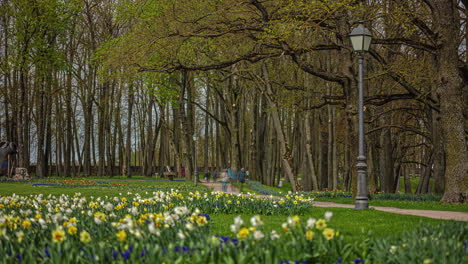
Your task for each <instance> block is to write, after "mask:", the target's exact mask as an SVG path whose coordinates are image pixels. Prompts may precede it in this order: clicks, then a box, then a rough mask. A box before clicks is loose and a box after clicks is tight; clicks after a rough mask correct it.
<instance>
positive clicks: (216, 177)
mask: <svg viewBox="0 0 468 264" xmlns="http://www.w3.org/2000/svg"><path fill="white" fill-rule="evenodd" d="M216 179H218V172H217V171H216V169H215V171H213V182H216Z"/></svg>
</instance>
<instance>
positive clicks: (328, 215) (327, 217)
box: [325, 211, 333, 221]
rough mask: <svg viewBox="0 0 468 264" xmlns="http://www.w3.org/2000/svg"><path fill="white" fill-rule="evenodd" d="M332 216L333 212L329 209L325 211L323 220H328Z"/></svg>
mask: <svg viewBox="0 0 468 264" xmlns="http://www.w3.org/2000/svg"><path fill="white" fill-rule="evenodd" d="M332 216H333V212H330V211H326V212H325V220H327V221H330V219H331V218H332Z"/></svg>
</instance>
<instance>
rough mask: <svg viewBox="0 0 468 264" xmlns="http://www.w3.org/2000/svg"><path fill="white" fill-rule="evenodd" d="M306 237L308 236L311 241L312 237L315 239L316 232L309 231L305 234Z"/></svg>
mask: <svg viewBox="0 0 468 264" xmlns="http://www.w3.org/2000/svg"><path fill="white" fill-rule="evenodd" d="M305 237H306V239H307V240H309V241H310V240H312V239H314V232H312V231H307V232H306V234H305Z"/></svg>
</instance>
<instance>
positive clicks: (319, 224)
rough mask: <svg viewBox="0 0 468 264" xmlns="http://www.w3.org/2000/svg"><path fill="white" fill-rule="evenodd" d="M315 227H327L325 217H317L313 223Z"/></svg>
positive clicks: (320, 228) (319, 228)
mask: <svg viewBox="0 0 468 264" xmlns="http://www.w3.org/2000/svg"><path fill="white" fill-rule="evenodd" d="M315 227H316V228H317V229H318V230H322V229H324V228H325V227H327V221H325V219H319V220H318V221H317V222H316V223H315Z"/></svg>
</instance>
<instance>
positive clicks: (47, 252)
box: [44, 248, 50, 258]
mask: <svg viewBox="0 0 468 264" xmlns="http://www.w3.org/2000/svg"><path fill="white" fill-rule="evenodd" d="M44 253H45V254H46V256H47V257H48V258H50V252H49V250H48V249H47V248H45V249H44Z"/></svg>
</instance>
